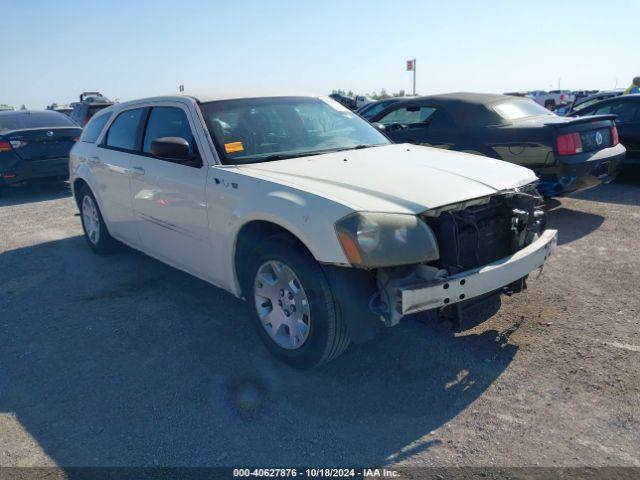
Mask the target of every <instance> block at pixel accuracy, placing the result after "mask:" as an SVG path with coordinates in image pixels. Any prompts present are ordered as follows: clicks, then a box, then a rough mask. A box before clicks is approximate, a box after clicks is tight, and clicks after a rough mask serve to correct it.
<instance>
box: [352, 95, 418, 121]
mask: <svg viewBox="0 0 640 480" xmlns="http://www.w3.org/2000/svg"><path fill="white" fill-rule="evenodd" d="M405 98H406V97H393V98H385V99H384V100H378V101H377V102H371V103H367V104H365V105H363V106H362V107H360V108H358V109H357V110H356V113H357V114H358V115H360V116H361V117H362V118H365V119H367V120H369V119H370V118H371V117H373V116H374V115H375V114H376V113H378V112H381V111H382V110H384V109H385V108H386V107H388V106H389V105H391V104H393V103H396V102H398V101H400V100H404V99H405Z"/></svg>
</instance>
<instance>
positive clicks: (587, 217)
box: [547, 187, 604, 245]
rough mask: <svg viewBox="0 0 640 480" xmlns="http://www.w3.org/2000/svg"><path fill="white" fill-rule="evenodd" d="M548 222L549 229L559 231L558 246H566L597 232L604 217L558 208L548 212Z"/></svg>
mask: <svg viewBox="0 0 640 480" xmlns="http://www.w3.org/2000/svg"><path fill="white" fill-rule="evenodd" d="M597 188H600V187H597ZM547 220H548V222H549V228H555V229H557V230H558V245H564V244H567V243H571V242H573V241H575V240H578V239H580V238H582V237H586V236H587V235H589V234H590V233H592V232H593V231H595V230H597V229H598V228H599V227H600V225H602V222H604V217H603V216H602V215H597V214H595V213H589V212H582V211H580V210H573V209H571V208H566V207H558V208H554V209H552V210H547Z"/></svg>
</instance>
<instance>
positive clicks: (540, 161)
mask: <svg viewBox="0 0 640 480" xmlns="http://www.w3.org/2000/svg"><path fill="white" fill-rule="evenodd" d="M614 118H615V117H614V116H611V115H609V116H598V117H590V118H580V119H578V118H574V119H572V118H566V117H558V116H557V115H554V114H553V113H551V112H549V111H548V110H546V109H544V108H542V107H541V106H540V105H537V104H536V103H534V102H532V101H531V100H529V99H526V98H519V97H512V96H506V95H494V94H480V93H450V94H445V95H434V96H430V97H417V98H413V99H407V100H403V101H402V102H396V103H394V104H393V105H391V106H389V107H387V108H385V109H384V110H383V111H382V112H380V113H378V114H377V115H375V116H374V117H373V118H371V122H373V123H377V124H380V128H383V129H384V132H385V133H386V134H387V135H388V136H389V138H391V139H392V140H393V141H394V142H396V143H416V144H426V145H431V146H434V147H439V148H445V149H448V150H457V151H463V152H469V153H475V154H478V155H483V156H486V157H491V158H496V159H499V160H505V161H508V162H512V163H517V164H518V165H522V166H525V167H529V168H531V169H533V170H534V171H535V172H536V174H537V175H538V176H539V177H540V184H539V186H538V189H539V191H540V193H542V194H543V195H544V196H547V197H549V196H560V195H565V194H567V193H571V192H575V191H577V190H580V189H584V188H588V187H591V186H594V185H597V184H599V183H601V182H609V181H611V180H613V179H614V178H615V177H616V175H617V174H618V172H619V171H620V168H621V162H622V160H623V159H624V155H625V148H624V147H623V146H622V145H620V144H619V143H618V135H617V130H616V126H615V123H614V122H613V120H614Z"/></svg>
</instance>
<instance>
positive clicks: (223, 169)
mask: <svg viewBox="0 0 640 480" xmlns="http://www.w3.org/2000/svg"><path fill="white" fill-rule="evenodd" d="M212 142H213V143H212ZM70 172H71V181H70V183H71V185H72V188H73V193H74V196H75V198H76V201H77V204H78V207H79V209H80V211H81V218H82V225H83V228H84V232H85V237H86V239H87V242H88V244H89V246H90V247H91V248H92V249H93V250H94V251H96V252H97V253H104V252H107V251H108V250H109V248H110V247H111V246H112V244H113V242H114V241H115V240H114V239H117V240H120V241H121V242H124V243H126V244H127V245H130V246H132V247H134V248H137V249H139V250H141V251H143V252H145V253H147V254H149V255H151V256H153V257H156V258H158V259H160V260H161V261H164V262H166V263H169V264H171V265H173V266H175V267H177V268H180V269H182V270H185V271H187V272H189V273H191V274H193V275H195V276H198V277H200V278H202V279H204V280H206V281H208V282H211V283H212V284H214V285H217V286H219V287H222V288H224V289H226V290H228V291H230V292H231V293H233V294H234V295H236V296H237V297H241V298H245V299H247V300H248V301H249V302H250V303H251V305H252V306H253V308H254V323H255V325H256V328H257V330H258V332H259V335H260V338H261V339H262V340H263V341H264V342H265V344H266V345H267V347H268V348H269V349H270V350H271V352H273V353H274V354H275V355H276V356H277V357H278V358H280V359H282V360H284V361H286V362H288V363H290V364H293V365H295V366H299V367H312V366H315V365H319V364H321V363H323V362H326V361H329V360H331V359H333V358H335V357H337V356H338V355H339V354H340V353H341V352H342V351H344V349H345V348H346V347H347V345H348V344H349V343H350V341H352V340H353V341H354V342H362V341H364V340H367V339H370V338H372V337H374V336H375V335H376V334H377V333H378V332H379V330H381V329H382V328H383V327H384V326H392V325H395V324H397V323H398V322H399V321H400V319H401V318H402V317H403V316H405V315H407V314H410V313H414V312H419V311H423V310H432V309H436V310H439V309H452V308H453V310H454V311H458V308H457V306H456V307H452V306H453V305H456V304H458V303H460V302H468V301H470V300H471V301H473V300H474V299H476V298H478V297H480V296H482V295H486V294H495V293H500V292H504V291H507V292H517V291H520V290H522V289H523V288H524V286H525V279H526V277H527V274H528V273H529V272H531V271H532V270H535V269H537V268H539V267H541V266H542V265H543V264H544V263H545V260H546V259H547V257H548V256H549V254H550V253H551V251H552V250H553V248H554V245H555V242H556V231H555V230H546V229H545V216H544V213H543V211H541V210H539V209H538V208H537V202H538V198H539V197H538V196H537V195H536V192H535V185H536V181H537V179H536V177H535V175H534V174H533V172H531V170H528V169H526V168H522V167H519V166H517V165H512V164H509V163H506V162H498V161H495V160H491V159H486V158H477V157H474V156H471V155H465V154H462V153H453V152H444V151H441V150H438V149H433V148H426V147H421V146H410V145H409V146H408V145H393V144H392V143H391V142H390V141H389V140H388V139H387V138H386V137H385V136H384V135H382V134H381V133H380V132H378V131H377V130H376V129H375V128H373V127H372V126H371V125H370V124H368V123H367V122H366V121H364V120H363V119H361V118H360V117H359V116H357V115H356V114H354V113H352V112H350V111H348V110H347V109H346V108H345V107H343V106H342V105H340V104H339V103H337V102H334V101H332V100H331V99H329V98H327V97H308V96H306V97H300V96H295V97H294V96H284V97H262V98H255V97H253V98H220V97H206V96H204V97H197V98H194V97H188V96H170V97H158V98H151V99H146V100H136V101H133V102H126V103H122V104H119V105H114V106H112V107H110V108H108V109H105V110H104V111H102V112H100V113H98V114H97V115H96V116H95V117H94V118H93V119H92V120H91V122H90V123H89V124H88V125H87V127H86V128H85V129H84V132H83V134H82V137H81V139H80V141H79V142H78V143H77V144H76V145H75V146H74V148H73V150H72V152H71V160H70ZM461 305H462V304H461ZM233 321H234V322H237V327H238V328H244V323H243V319H241V318H238V319H233Z"/></svg>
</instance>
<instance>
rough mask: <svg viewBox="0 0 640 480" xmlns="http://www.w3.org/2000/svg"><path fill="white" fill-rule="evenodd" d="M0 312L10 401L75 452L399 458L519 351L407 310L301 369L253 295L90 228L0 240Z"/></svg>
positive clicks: (121, 462)
mask: <svg viewBox="0 0 640 480" xmlns="http://www.w3.org/2000/svg"><path fill="white" fill-rule="evenodd" d="M0 311H2V312H3V314H2V317H1V319H0V338H2V339H3V341H2V343H1V344H0V392H1V394H0V411H2V412H11V413H14V414H15V415H16V418H17V420H18V421H19V422H20V423H21V425H22V426H23V427H24V428H25V429H26V430H27V431H28V432H29V433H30V435H31V436H32V437H33V439H34V440H35V441H36V442H38V444H39V445H40V446H41V447H42V449H43V450H44V451H45V452H46V453H47V454H48V455H49V456H50V457H51V458H52V459H53V460H54V461H55V462H56V463H58V464H59V465H62V466H96V465H103V466H105V465H106V466H140V465H145V466H154V465H169V466H185V465H186V466H211V465H256V466H265V465H274V464H278V465H282V466H291V465H300V464H314V465H337V464H343V465H345V464H356V465H381V464H384V463H386V462H388V461H390V460H401V459H403V458H406V457H408V456H410V455H412V454H414V453H417V452H420V451H424V450H426V449H428V448H430V447H431V446H433V445H436V444H438V443H439V442H440V440H439V434H438V428H440V427H441V426H442V425H443V424H444V423H446V422H447V421H449V420H450V419H452V418H454V417H455V416H456V415H458V414H459V413H460V412H461V411H462V410H464V409H466V408H467V407H469V406H470V404H472V403H473V402H474V400H476V399H477V398H478V396H480V395H481V394H482V393H483V392H484V391H485V390H486V389H487V388H488V387H489V386H490V385H491V384H492V383H493V382H494V381H495V380H496V378H498V377H499V376H500V375H501V373H502V372H503V371H504V370H505V369H506V368H507V366H508V365H509V363H510V362H511V360H512V359H513V356H514V354H515V352H516V350H517V347H515V346H514V345H512V344H509V341H508V340H509V335H510V333H511V332H510V331H507V332H496V331H485V332H483V333H481V334H474V333H471V332H466V333H465V334H462V335H458V336H454V335H453V334H452V332H451V330H450V329H449V328H448V327H446V326H445V325H444V324H439V323H436V322H432V323H427V324H423V323H419V322H416V321H412V320H408V321H405V322H403V323H402V324H401V325H400V326H398V327H396V328H394V329H390V330H389V331H388V335H386V336H385V337H384V338H381V339H379V340H377V341H374V342H371V343H368V344H365V345H357V346H352V347H351V348H350V349H349V350H348V351H347V352H346V354H345V355H344V356H342V357H340V358H339V359H337V360H336V361H334V362H333V363H331V364H329V365H326V366H324V367H322V368H320V369H318V370H314V371H310V372H299V371H296V370H292V369H291V368H289V367H286V366H284V365H282V364H280V363H278V362H277V361H275V360H274V359H273V358H272V357H271V356H270V355H269V354H268V352H267V351H266V349H265V348H264V347H263V346H262V345H261V344H260V343H259V340H258V337H257V335H256V334H255V333H254V331H253V330H252V328H253V327H252V325H251V324H250V317H249V308H248V307H247V306H246V304H244V303H243V302H241V301H239V300H237V299H235V298H234V297H232V296H231V295H229V294H227V293H225V292H223V291H221V290H219V289H216V288H214V287H212V286H210V285H208V284H206V283H204V282H202V281H200V280H197V279H195V278H193V277H191V276H189V275H187V274H184V273H181V272H179V271H177V270H174V269H172V268H170V267H167V266H165V265H163V264H161V263H159V262H157V261H155V260H153V259H150V258H148V257H145V256H144V255H142V254H139V253H136V252H134V251H131V250H124V251H123V252H121V253H119V254H116V255H112V256H109V257H98V256H95V255H93V254H91V253H90V252H89V251H88V248H87V247H86V245H85V242H84V240H83V239H82V238H81V237H73V238H68V239H64V240H60V241H55V242H50V243H45V244H40V245H37V246H33V247H27V248H22V249H17V250H13V251H8V252H4V253H2V254H0ZM493 311H494V310H493V309H491V308H490V309H489V312H490V313H489V315H491V314H492V312H493ZM479 314H480V313H476V314H474V315H479ZM480 320H481V319H478V318H472V319H470V323H471V324H474V323H476V322H479V321H480Z"/></svg>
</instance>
